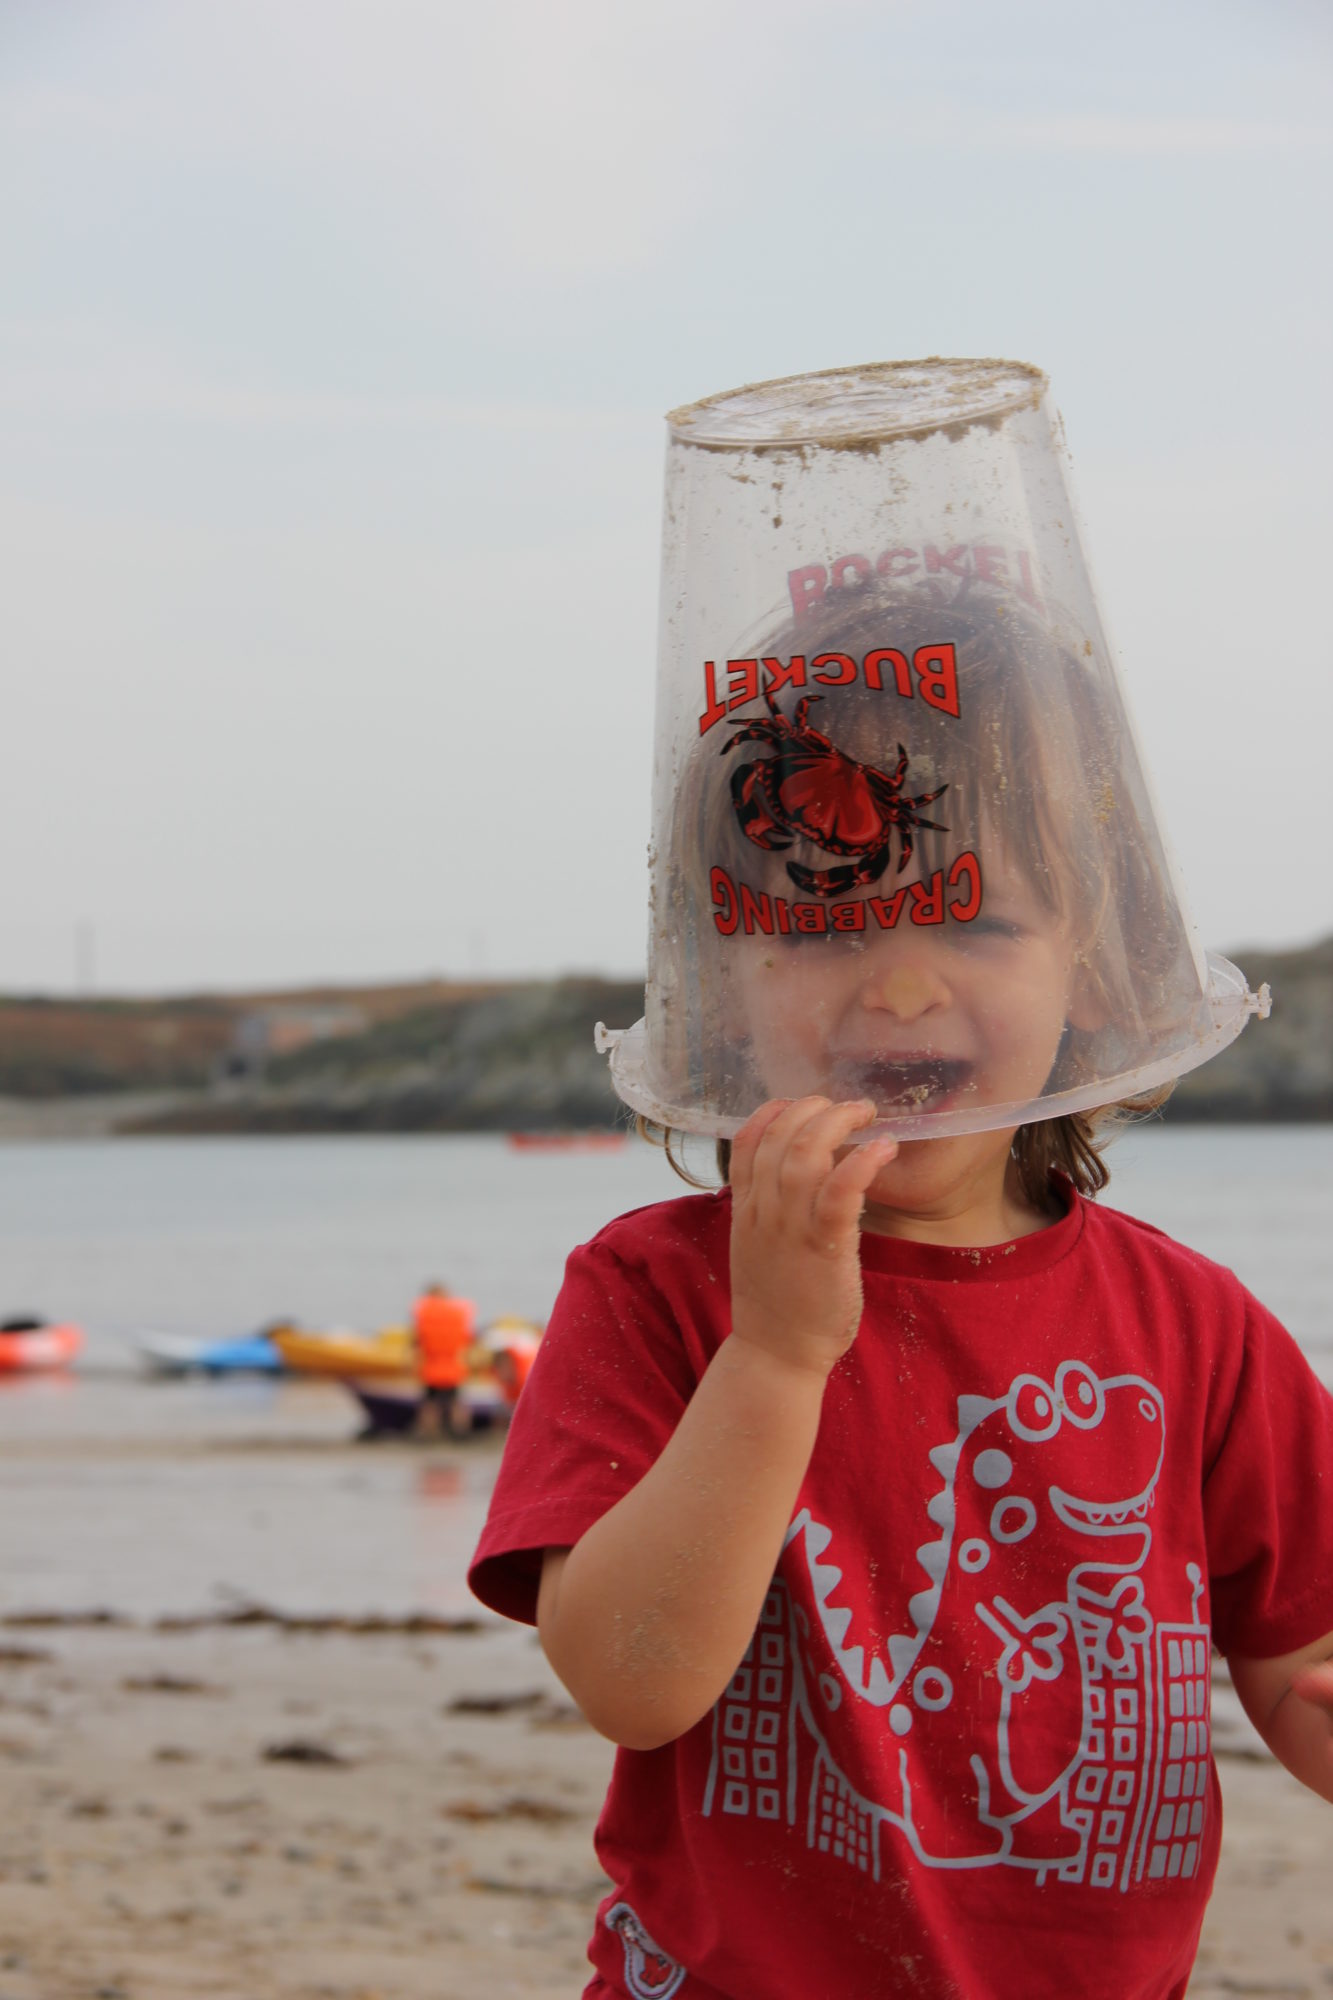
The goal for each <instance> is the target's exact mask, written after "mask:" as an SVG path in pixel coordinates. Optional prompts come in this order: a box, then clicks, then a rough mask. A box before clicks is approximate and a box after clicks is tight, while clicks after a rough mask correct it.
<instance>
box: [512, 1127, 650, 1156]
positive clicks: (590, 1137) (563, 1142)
mask: <svg viewBox="0 0 1333 2000" xmlns="http://www.w3.org/2000/svg"><path fill="white" fill-rule="evenodd" d="M627 1137H628V1134H627V1133H625V1132H511V1133H510V1134H509V1143H510V1145H511V1146H513V1147H515V1148H517V1150H518V1151H519V1152H524V1153H617V1152H619V1151H620V1148H621V1147H622V1146H623V1145H624V1144H625V1141H626V1139H627Z"/></svg>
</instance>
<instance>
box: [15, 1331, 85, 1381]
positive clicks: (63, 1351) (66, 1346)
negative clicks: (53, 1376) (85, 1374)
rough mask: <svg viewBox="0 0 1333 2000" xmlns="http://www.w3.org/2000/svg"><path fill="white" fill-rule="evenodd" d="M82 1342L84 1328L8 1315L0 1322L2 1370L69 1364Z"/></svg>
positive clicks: (43, 1367)
mask: <svg viewBox="0 0 1333 2000" xmlns="http://www.w3.org/2000/svg"><path fill="white" fill-rule="evenodd" d="M82 1346H83V1329H82V1328H81V1327H77V1326H70V1325H68V1324H65V1325H60V1326H49V1325H48V1324H47V1323H46V1321H45V1320H40V1319H8V1320H5V1321H4V1323H3V1324H0V1374H4V1375H14V1374H20V1373H27V1372H28V1371H29V1370H35V1369H45V1368H68V1366H69V1364H70V1362H71V1361H72V1360H73V1359H74V1356H75V1355H76V1354H77V1353H78V1351H79V1349H80V1348H81V1347H82Z"/></svg>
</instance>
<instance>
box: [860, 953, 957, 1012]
mask: <svg viewBox="0 0 1333 2000" xmlns="http://www.w3.org/2000/svg"><path fill="white" fill-rule="evenodd" d="M861 1000H862V1005H863V1006H865V1007H867V1008H869V1009H870V1010H871V1011H872V1012H877V1013H885V1014H892V1015H893V1016H894V1018H895V1019H896V1020H899V1021H917V1020H920V1018H921V1016H922V1015H923V1014H929V1013H931V1012H932V1011H933V1010H934V1009H935V1008H937V1007H947V1006H948V1004H949V989H948V987H947V985H946V984H945V982H944V980H943V978H942V977H941V976H940V974H939V973H938V972H937V971H936V970H935V968H934V967H933V966H932V965H931V964H930V963H929V961H928V960H922V959H908V960H897V959H895V960H893V961H892V962H891V963H890V964H888V965H886V966H884V967H883V968H881V969H880V970H878V971H876V972H875V973H873V974H872V976H871V977H870V978H869V979H867V980H866V983H865V986H864V988H863V989H862V995H861Z"/></svg>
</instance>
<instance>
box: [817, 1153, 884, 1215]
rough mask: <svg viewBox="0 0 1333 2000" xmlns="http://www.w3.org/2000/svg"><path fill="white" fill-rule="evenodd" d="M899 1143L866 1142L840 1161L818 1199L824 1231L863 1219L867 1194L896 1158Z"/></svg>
mask: <svg viewBox="0 0 1333 2000" xmlns="http://www.w3.org/2000/svg"><path fill="white" fill-rule="evenodd" d="M897 1152H898V1141H897V1140H896V1139H888V1138H884V1139H866V1140H864V1141H863V1142H862V1144H861V1145H859V1146H853V1147H851V1148H850V1149H849V1150H848V1152H847V1153H846V1154H845V1155H844V1156H843V1158H842V1159H841V1160H839V1161H838V1164H837V1166H836V1167H835V1168H834V1169H833V1172H832V1173H831V1174H830V1175H829V1177H828V1179H827V1181H825V1183H824V1185H823V1187H822V1188H821V1189H820V1190H819V1193H818V1195H817V1196H816V1198H815V1222H816V1225H817V1227H818V1228H820V1229H821V1230H829V1229H831V1230H839V1229H845V1228H847V1227H849V1226H853V1225H855V1224H856V1223H858V1222H859V1221H860V1219H861V1210H862V1208H863V1207H864V1205H865V1196H866V1190H867V1189H868V1188H869V1186H870V1184H871V1182H872V1181H873V1180H874V1178H875V1176H876V1174H878V1173H880V1172H882V1170H883V1169H884V1168H885V1167H887V1166H888V1164H889V1162H890V1160H892V1159H894V1158H896V1156H897Z"/></svg>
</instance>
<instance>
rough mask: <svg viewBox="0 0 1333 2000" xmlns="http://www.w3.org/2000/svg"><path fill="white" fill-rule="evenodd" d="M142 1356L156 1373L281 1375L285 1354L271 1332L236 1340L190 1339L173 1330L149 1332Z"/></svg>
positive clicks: (146, 1365)
mask: <svg viewBox="0 0 1333 2000" xmlns="http://www.w3.org/2000/svg"><path fill="white" fill-rule="evenodd" d="M138 1348H139V1358H140V1360H141V1361H142V1362H143V1363H144V1366H145V1367H147V1368H149V1369H151V1370H152V1372H153V1373H154V1374H155V1375H278V1374H281V1372H282V1356H281V1355H280V1354H279V1352H278V1350H277V1348H276V1347H275V1346H274V1345H273V1342H272V1341H271V1340H270V1339H269V1338H268V1335H267V1334H263V1333H252V1334H245V1335H243V1336H242V1337H240V1338H239V1339H232V1340H186V1339H184V1338H182V1337H181V1336H179V1335H176V1334H169V1333H146V1334H144V1335H143V1337H142V1339H141V1340H140V1341H139V1342H138Z"/></svg>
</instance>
